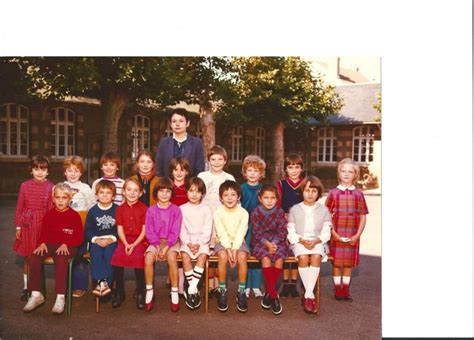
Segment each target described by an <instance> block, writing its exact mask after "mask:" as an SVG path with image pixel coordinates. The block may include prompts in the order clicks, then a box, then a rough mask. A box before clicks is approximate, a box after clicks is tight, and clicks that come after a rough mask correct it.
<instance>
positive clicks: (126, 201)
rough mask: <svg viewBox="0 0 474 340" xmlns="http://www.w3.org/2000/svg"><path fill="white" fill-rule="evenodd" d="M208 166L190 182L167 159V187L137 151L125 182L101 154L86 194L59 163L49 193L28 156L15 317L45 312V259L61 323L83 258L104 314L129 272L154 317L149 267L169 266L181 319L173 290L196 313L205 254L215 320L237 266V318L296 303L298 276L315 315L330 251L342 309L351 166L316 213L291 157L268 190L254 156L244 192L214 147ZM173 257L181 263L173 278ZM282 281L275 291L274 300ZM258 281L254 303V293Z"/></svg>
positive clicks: (352, 196)
mask: <svg viewBox="0 0 474 340" xmlns="http://www.w3.org/2000/svg"><path fill="white" fill-rule="evenodd" d="M207 159H208V163H209V171H203V172H200V173H199V174H198V176H195V177H191V176H190V174H191V172H190V167H189V163H188V161H187V160H186V159H185V158H183V157H176V158H174V159H173V160H172V161H171V162H170V163H169V178H168V177H164V176H163V177H158V176H156V175H155V162H154V160H153V156H152V154H151V153H150V152H149V151H147V150H143V151H140V152H139V154H138V156H137V159H136V164H135V171H136V174H135V175H134V176H132V177H130V178H127V179H126V180H125V181H124V180H122V179H120V178H119V177H117V171H118V169H119V164H120V163H119V159H118V157H117V156H116V155H114V154H113V153H107V154H105V155H103V156H102V157H101V159H100V163H101V170H102V172H103V174H104V176H103V177H102V178H99V179H98V180H96V181H95V182H94V183H93V186H92V187H93V189H92V190H91V189H90V188H89V186H88V185H87V184H85V183H82V182H80V177H81V175H82V174H83V172H84V165H83V161H82V159H81V158H80V157H78V156H72V157H68V158H67V159H66V160H65V161H64V174H65V176H66V181H65V182H64V183H58V184H56V185H55V186H53V183H51V182H50V181H48V180H47V175H48V172H49V162H48V160H47V159H46V158H44V157H41V156H37V157H34V158H33V160H32V162H31V173H32V176H33V179H31V180H29V181H26V182H24V183H23V184H22V185H21V187H20V192H19V198H18V205H17V209H16V216H15V224H16V226H17V227H16V228H17V231H16V240H15V245H14V250H15V251H16V252H17V253H18V254H19V255H21V256H25V270H24V284H25V285H24V290H23V291H22V299H27V304H26V305H25V307H24V308H23V310H24V311H25V312H30V311H33V310H34V309H36V308H37V307H39V306H40V305H42V304H44V302H45V298H44V296H43V295H42V293H41V291H40V286H41V285H40V280H41V268H42V267H41V264H42V261H43V258H44V257H45V256H53V258H54V263H55V267H56V269H55V273H56V274H55V277H56V293H57V298H56V302H55V304H54V307H53V310H52V311H53V313H55V314H61V313H62V312H63V311H64V305H65V292H66V276H67V264H68V263H69V261H70V260H71V259H76V261H77V262H80V259H81V258H82V255H83V254H84V252H85V251H86V250H87V248H88V249H89V251H90V256H91V263H92V264H91V267H92V279H93V281H94V290H93V293H94V294H95V295H97V296H99V297H104V296H110V295H111V296H112V307H113V308H118V307H120V305H121V304H122V302H123V301H124V300H125V289H124V268H134V270H135V276H136V292H135V295H136V306H137V308H138V309H145V310H146V311H151V310H152V309H153V308H154V304H155V300H156V299H155V294H154V271H155V262H157V261H164V262H166V263H167V265H168V276H169V281H170V288H171V294H170V297H171V299H170V300H171V301H170V309H171V310H172V311H173V312H176V311H178V310H179V308H180V299H179V293H180V290H182V292H183V294H184V299H185V304H186V306H187V307H188V308H189V309H191V310H194V309H197V308H199V306H200V305H201V297H200V293H199V283H200V281H201V278H202V276H203V273H204V268H205V264H206V261H207V259H208V257H209V256H210V255H215V256H217V258H218V265H217V269H216V270H213V271H212V272H211V270H210V273H209V277H210V282H209V285H210V287H211V288H212V289H213V291H214V293H215V296H216V297H217V308H218V310H219V311H222V312H225V311H226V310H227V309H228V308H229V306H228V291H227V269H228V266H230V268H234V267H237V276H238V289H237V294H236V295H235V301H236V307H237V310H238V311H240V312H246V311H247V310H248V304H247V299H248V298H249V295H250V293H251V292H253V294H254V295H255V297H258V298H261V306H262V308H264V309H270V310H271V311H272V312H273V314H275V315H278V314H280V313H281V312H282V310H283V308H282V305H281V303H280V300H279V298H280V297H288V296H289V295H291V296H294V297H296V296H299V292H298V290H297V289H296V281H297V278H298V274H299V277H300V278H301V282H302V288H303V290H304V295H303V296H302V298H301V302H302V305H303V309H304V311H305V312H307V313H316V312H317V311H318V308H319V306H318V305H317V300H316V299H315V296H314V293H313V291H314V287H315V285H316V282H317V279H318V276H319V271H320V265H321V262H324V261H326V260H327V255H328V247H327V243H328V242H329V241H330V242H329V249H330V253H331V255H332V256H333V257H334V261H333V278H334V286H335V298H336V299H337V300H347V301H350V300H352V297H351V295H350V292H349V283H350V277H351V270H352V268H353V267H355V266H357V264H358V261H359V256H358V254H359V253H358V245H359V238H360V236H361V234H362V232H363V230H364V226H365V220H366V219H365V215H366V214H367V213H368V210H367V206H366V203H365V199H364V196H363V194H362V192H360V191H359V190H357V189H356V188H355V186H354V183H355V181H356V179H357V176H358V173H359V167H358V165H357V164H356V163H355V162H354V161H352V160H351V159H344V160H342V161H341V162H340V163H339V165H338V168H337V172H338V179H339V185H338V186H337V187H336V188H335V189H333V190H331V191H329V194H328V197H327V200H326V204H325V205H323V204H321V203H319V202H318V200H319V199H320V198H321V197H322V195H323V191H324V189H323V186H322V184H321V181H320V180H319V179H318V178H317V177H315V176H307V177H303V173H304V167H303V160H302V158H301V156H299V155H297V154H290V155H288V156H287V157H286V158H285V172H286V178H285V179H283V180H281V181H279V182H278V183H276V184H275V185H274V184H262V183H261V182H262V180H263V178H264V176H265V162H264V161H263V160H262V159H261V158H260V157H258V156H255V155H249V156H247V157H246V158H245V159H244V161H243V164H242V175H243V177H244V178H245V180H246V182H245V183H243V184H242V185H239V184H237V182H236V181H235V178H234V177H233V176H232V175H231V174H229V173H227V172H225V171H224V167H225V165H226V162H227V153H226V151H225V149H224V148H222V147H221V146H218V145H215V146H213V147H212V148H211V149H210V150H209V152H208V155H207ZM51 193H52V194H51ZM251 255H252V256H255V257H256V258H257V259H258V260H259V261H260V262H261V269H260V268H249V267H248V264H247V259H248V257H249V256H251ZM178 256H180V257H181V259H182V263H183V265H182V267H183V269H182V273H183V274H181V275H180V274H179V269H178V261H177V259H178ZM290 256H295V257H296V258H297V263H298V268H297V269H293V270H292V271H291V272H290V271H287V272H286V273H284V272H285V271H284V269H285V268H284V264H285V260H286V259H287V258H288V257H290ZM76 261H75V262H76ZM192 261H195V265H194V267H193V264H192ZM27 263H29V267H30V278H29V280H28V286H27V277H26V268H27V267H26V266H27ZM74 268H79V265H75V266H74ZM77 270H79V269H75V271H77ZM282 272H283V273H284V274H283V285H282V290H281V292H280V294H278V291H277V284H278V281H279V280H280V277H281V276H282ZM180 276H182V277H183V281H184V283H183V287H180ZM262 277H263V281H264V283H265V293H264V294H263V293H262V292H261V290H260V288H261V286H262ZM87 280H88V279H86V281H87ZM215 281H217V282H215ZM86 286H87V285H86ZM111 292H112V294H110V293H111ZM109 294H110V295H109ZM80 295H81V294H75V296H80Z"/></svg>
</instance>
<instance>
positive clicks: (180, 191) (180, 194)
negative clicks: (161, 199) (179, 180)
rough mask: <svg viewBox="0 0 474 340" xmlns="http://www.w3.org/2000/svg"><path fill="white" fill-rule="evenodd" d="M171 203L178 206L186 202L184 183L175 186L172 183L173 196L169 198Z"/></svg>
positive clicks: (186, 194) (186, 195)
mask: <svg viewBox="0 0 474 340" xmlns="http://www.w3.org/2000/svg"><path fill="white" fill-rule="evenodd" d="M170 201H171V203H173V204H176V205H177V206H178V207H179V206H180V205H183V204H184V203H188V193H187V191H186V184H183V185H181V186H177V185H176V184H173V196H171V199H170Z"/></svg>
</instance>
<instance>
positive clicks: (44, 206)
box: [13, 179, 54, 256]
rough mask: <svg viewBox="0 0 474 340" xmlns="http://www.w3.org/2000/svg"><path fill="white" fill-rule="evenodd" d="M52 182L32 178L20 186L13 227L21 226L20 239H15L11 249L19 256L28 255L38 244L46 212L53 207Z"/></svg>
mask: <svg viewBox="0 0 474 340" xmlns="http://www.w3.org/2000/svg"><path fill="white" fill-rule="evenodd" d="M53 186H54V184H53V182H51V181H49V180H46V181H44V182H38V181H35V180H34V179H30V180H27V181H25V182H23V183H22V184H21V186H20V192H19V194H18V201H17V204H16V211H15V227H17V226H18V227H20V228H21V239H20V240H17V239H15V243H14V244H13V250H14V251H15V252H16V253H17V254H18V255H21V256H30V255H31V253H32V252H33V250H35V249H36V248H37V247H38V245H39V243H38V242H39V237H40V234H41V227H42V224H43V217H44V215H45V214H46V212H47V211H48V210H50V209H52V208H53V199H52V191H53Z"/></svg>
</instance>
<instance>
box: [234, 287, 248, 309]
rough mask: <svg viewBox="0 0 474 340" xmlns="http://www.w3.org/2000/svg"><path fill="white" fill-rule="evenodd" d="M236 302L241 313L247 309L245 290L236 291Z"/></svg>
mask: <svg viewBox="0 0 474 340" xmlns="http://www.w3.org/2000/svg"><path fill="white" fill-rule="evenodd" d="M235 300H236V302H237V310H238V311H239V312H241V313H245V312H247V311H248V306H247V295H245V291H243V292H237V297H236V299H235Z"/></svg>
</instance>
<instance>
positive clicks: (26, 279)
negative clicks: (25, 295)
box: [23, 274, 28, 289]
mask: <svg viewBox="0 0 474 340" xmlns="http://www.w3.org/2000/svg"><path fill="white" fill-rule="evenodd" d="M27 288H28V275H26V274H23V289H27Z"/></svg>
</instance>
